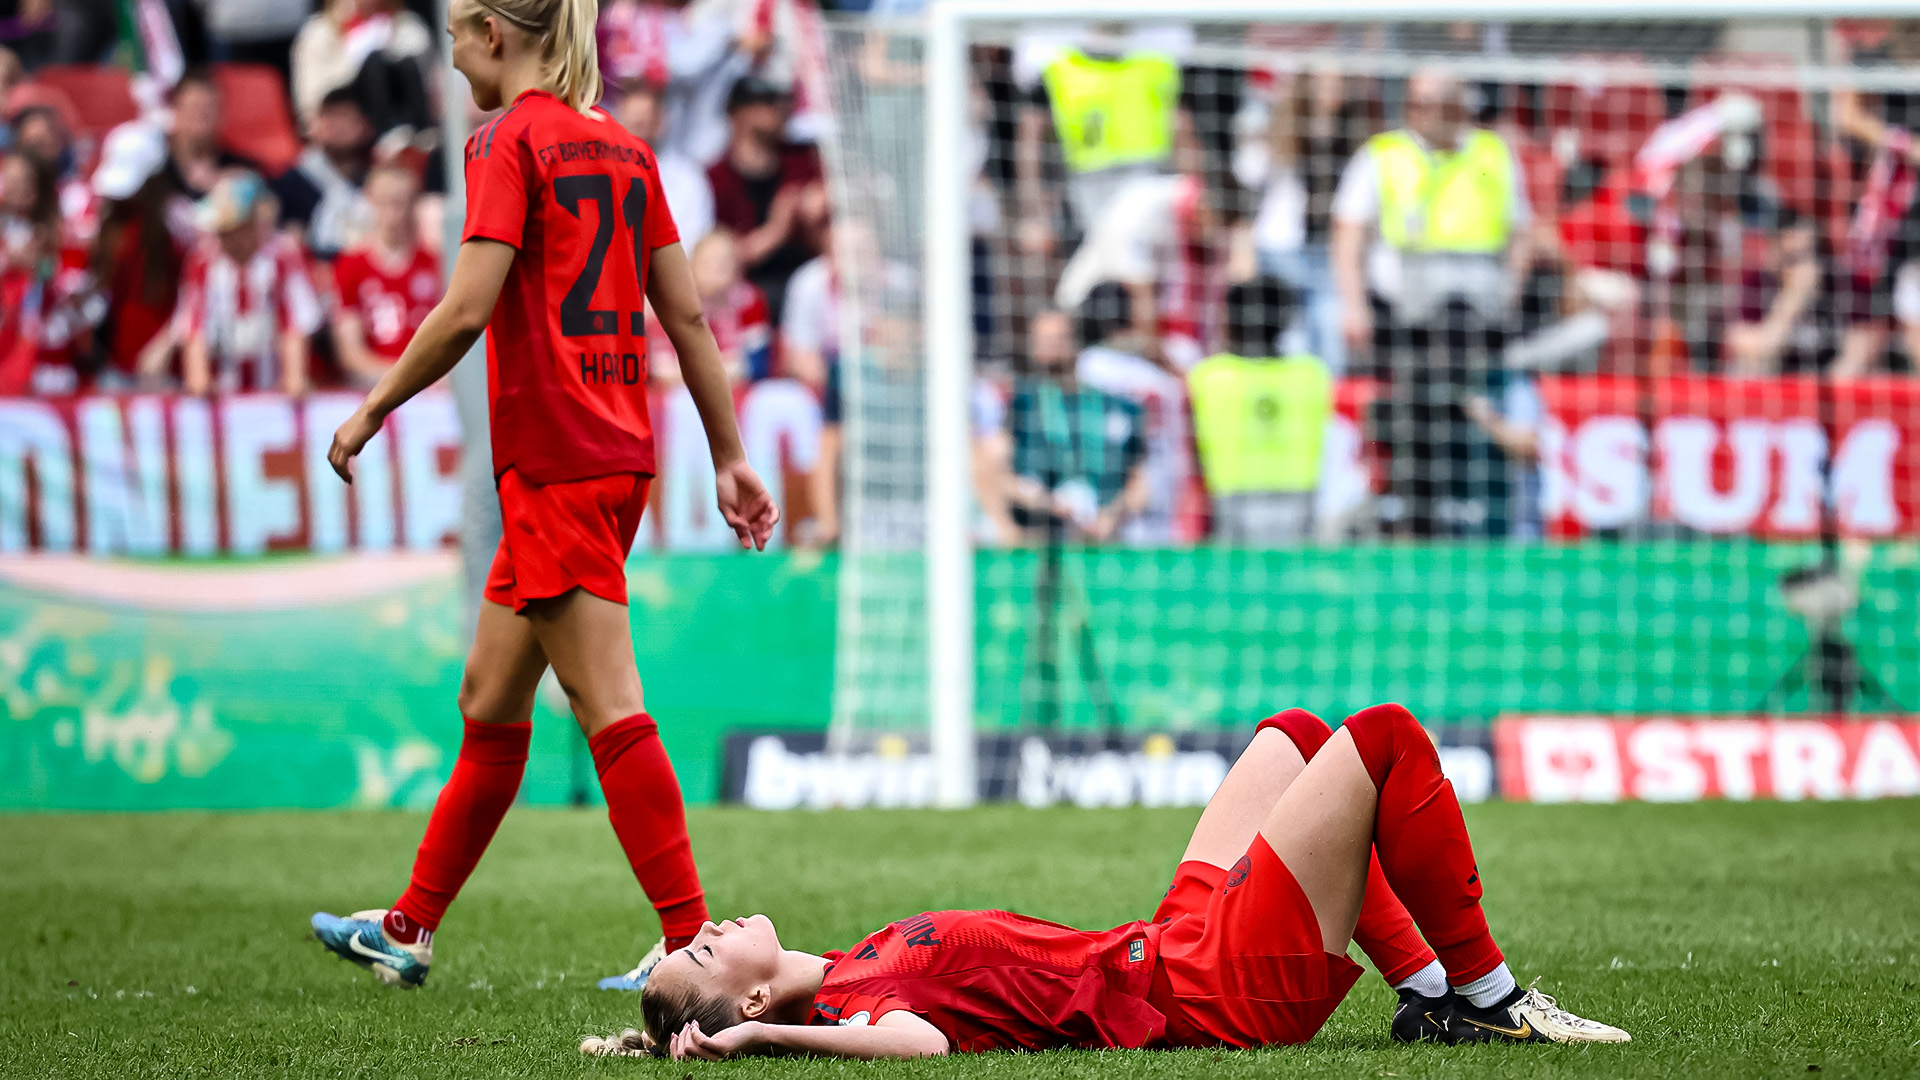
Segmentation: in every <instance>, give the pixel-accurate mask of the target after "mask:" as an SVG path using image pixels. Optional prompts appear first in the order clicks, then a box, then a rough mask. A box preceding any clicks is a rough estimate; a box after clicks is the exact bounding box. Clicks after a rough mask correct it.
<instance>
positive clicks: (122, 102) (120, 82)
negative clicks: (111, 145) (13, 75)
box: [33, 64, 140, 138]
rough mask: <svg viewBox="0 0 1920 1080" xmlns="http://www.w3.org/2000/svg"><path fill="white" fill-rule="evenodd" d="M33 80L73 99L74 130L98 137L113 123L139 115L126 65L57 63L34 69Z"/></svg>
mask: <svg viewBox="0 0 1920 1080" xmlns="http://www.w3.org/2000/svg"><path fill="white" fill-rule="evenodd" d="M33 81H34V82H36V83H39V84H40V85H42V86H47V87H51V88H52V89H54V90H57V91H59V92H60V93H61V94H62V95H64V96H65V97H66V99H67V100H68V101H70V102H72V103H73V123H74V127H75V129H76V134H79V135H83V136H87V137H91V138H98V137H100V136H102V135H105V134H106V133H107V132H108V131H109V130H111V129H112V128H113V127H114V126H115V125H118V124H124V123H126V122H127V121H129V120H134V119H137V118H138V117H139V116H140V106H139V104H138V103H136V102H135V101H134V100H133V82H132V78H131V77H130V76H129V75H128V74H127V72H126V69H124V68H119V67H114V66H113V65H111V64H56V65H53V66H50V67H43V68H41V69H40V70H39V71H37V72H35V73H34V76H33Z"/></svg>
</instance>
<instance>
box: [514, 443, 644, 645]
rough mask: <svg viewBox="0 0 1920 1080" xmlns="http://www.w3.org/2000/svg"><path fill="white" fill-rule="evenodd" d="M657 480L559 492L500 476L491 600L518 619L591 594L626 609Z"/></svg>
mask: <svg viewBox="0 0 1920 1080" xmlns="http://www.w3.org/2000/svg"><path fill="white" fill-rule="evenodd" d="M650 484H651V478H649V477H646V476H642V475H641V474H639V473H630V472H629V473H613V474H611V475H608V476H596V477H593V478H592V479H588V480H572V481H568V482H566V483H560V484H546V485H538V484H529V483H527V482H526V481H525V480H522V479H521V478H520V473H519V471H518V470H516V469H508V470H507V471H506V472H504V473H501V474H500V524H501V526H502V529H501V534H500V548H499V550H498V551H496V552H494V555H493V566H492V567H491V568H490V569H488V571H487V587H486V591H485V594H484V595H485V596H486V598H487V599H488V600H491V601H493V602H494V603H496V604H504V605H505V606H507V607H510V608H512V609H513V610H514V611H515V612H521V611H525V610H526V608H527V605H528V604H529V603H531V602H532V601H535V600H545V599H547V598H548V597H553V596H560V595H562V594H564V593H566V592H567V591H568V590H570V589H574V588H580V589H585V590H587V591H588V592H590V593H592V594H593V595H595V596H597V597H600V598H601V599H602V600H611V601H613V602H614V603H616V604H624V603H626V602H627V552H629V551H631V550H632V549H633V535H634V533H636V532H638V531H639V530H640V515H641V513H642V512H643V511H644V510H646V508H647V488H648V487H649V486H650Z"/></svg>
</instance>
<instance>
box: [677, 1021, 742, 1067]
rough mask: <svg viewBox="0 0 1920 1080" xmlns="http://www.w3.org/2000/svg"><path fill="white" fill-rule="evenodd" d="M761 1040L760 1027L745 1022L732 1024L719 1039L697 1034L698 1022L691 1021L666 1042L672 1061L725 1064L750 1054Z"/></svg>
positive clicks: (713, 1036)
mask: <svg viewBox="0 0 1920 1080" xmlns="http://www.w3.org/2000/svg"><path fill="white" fill-rule="evenodd" d="M759 1037H760V1023H759V1021H757V1020H748V1021H746V1022H745V1023H741V1024H735V1025H733V1026H732V1027H730V1028H728V1029H726V1030H725V1031H722V1032H721V1033H720V1034H718V1035H708V1034H707V1033H706V1032H704V1031H701V1030H700V1021H698V1020H694V1021H690V1022H689V1023H688V1024H687V1026H686V1027H683V1028H681V1029H680V1033H679V1034H677V1035H675V1036H673V1037H672V1038H671V1039H670V1040H669V1041H668V1049H669V1051H671V1053H672V1054H673V1060H675V1061H687V1060H693V1061H725V1060H726V1059H728V1058H730V1057H738V1056H740V1055H742V1054H747V1053H750V1052H752V1050H753V1048H754V1047H755V1046H756V1045H757V1044H758V1042H757V1041H758V1039H759Z"/></svg>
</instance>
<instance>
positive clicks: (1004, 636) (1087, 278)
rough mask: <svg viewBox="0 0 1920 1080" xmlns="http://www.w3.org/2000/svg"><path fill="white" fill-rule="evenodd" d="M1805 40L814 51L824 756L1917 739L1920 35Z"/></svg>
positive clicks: (955, 771) (1139, 760)
mask: <svg viewBox="0 0 1920 1080" xmlns="http://www.w3.org/2000/svg"><path fill="white" fill-rule="evenodd" d="M1044 8H1045V6H1044V5H1042V6H1041V9H1040V11H1041V12H1042V13H1043V12H1044ZM1169 10H1173V9H1171V8H1170V9H1169ZM1677 10H1678V9H1677ZM1691 10H1696V11H1705V12H1708V13H1714V12H1726V11H1728V10H1730V9H1729V8H1727V7H1724V6H1723V7H1715V6H1713V5H1710V4H1709V5H1704V6H1703V5H1700V4H1695V5H1692V6H1691ZM1796 14H1797V16H1798V17H1792V18H1785V17H1780V18H1767V19H1745V18H1725V17H1692V18H1683V17H1677V16H1676V17H1673V18H1636V19H1632V20H1623V19H1601V18H1587V17H1582V18H1577V19H1567V20H1564V21H1545V20H1544V19H1542V21H1517V20H1509V21H1502V22H1492V21H1468V20H1462V21H1451V22H1408V21H1392V20H1383V21H1357V20H1350V21H1343V22H1315V23H1302V22H1258V23H1255V22H1244V21H1243V22H1228V21H1218V20H1214V21H1195V22H1171V21H1165V20H1161V21H1154V22H1146V21H1116V22H1104V23H1103V22H1098V21H1092V22H1088V21H1080V22H1074V23H1071V24H1069V23H1067V22H1064V21H1060V20H1057V19H1049V18H1044V17H1039V16H1036V18H1035V20H1034V21H1030V22H1012V21H1006V20H993V19H957V20H955V21H954V23H953V25H956V26H958V27H960V28H961V32H962V35H963V36H962V38H961V40H959V41H958V42H955V43H953V44H954V45H955V46H956V47H954V48H950V49H948V50H947V51H946V52H945V53H944V54H943V53H942V52H941V51H940V50H941V48H942V47H943V46H944V43H946V42H947V40H948V39H945V38H939V37H935V38H930V37H929V32H928V28H927V26H926V25H925V24H922V23H918V22H888V21H885V20H879V19H874V18H865V19H860V20H858V21H854V20H845V21H841V20H830V21H829V22H828V23H827V24H826V29H825V31H824V34H825V41H824V43H823V46H824V47H823V49H822V53H823V55H824V57H825V58H826V63H825V73H826V75H825V83H826V85H825V92H826V94H827V96H828V97H829V98H830V105H831V109H832V113H833V117H834V121H833V124H832V126H831V129H830V130H829V132H828V134H827V135H826V137H825V138H824V140H823V143H822V146H823V150H824V151H825V159H826V161H827V164H828V170H829V175H830V180H831V187H832V190H833V196H834V204H835V206H834V209H835V225H834V232H833V249H832V250H833V258H834V262H835V272H836V274H837V275H838V279H839V281H840V284H841V289H842V294H843V297H844V303H843V307H842V311H841V320H842V326H841V335H840V336H841V341H842V347H841V349H840V352H839V358H838V363H839V376H838V377H839V386H838V395H839V400H838V402H837V403H836V404H837V405H838V408H839V417H840V423H841V426H840V436H841V447H842V450H841V477H842V490H843V498H844V511H843V514H842V526H841V535H840V544H841V559H842V563H841V578H840V580H841V585H840V607H839V640H838V649H837V653H836V655H837V661H836V663H837V665H838V668H837V672H836V687H835V705H834V716H833V722H832V729H831V736H830V749H831V751H832V752H835V753H842V754H851V755H860V754H877V755H879V756H881V757H883V758H885V757H893V758H899V759H913V760H919V759H920V758H921V756H922V755H929V754H931V755H932V756H931V757H930V758H927V759H926V761H927V766H926V768H927V770H930V771H928V772H926V773H925V775H924V776H923V777H922V779H923V780H924V781H925V783H924V784H921V785H920V786H917V787H913V788H912V790H911V792H909V793H907V794H903V795H899V796H898V797H899V798H900V799H901V800H903V801H922V800H935V799H938V800H940V801H947V802H958V801H965V800H968V799H971V798H972V797H975V796H994V797H1016V796H1017V797H1020V798H1023V799H1027V800H1028V801H1052V800H1054V799H1058V798H1074V799H1079V800H1080V801H1082V802H1088V801H1092V802H1099V801H1101V800H1107V801H1124V799H1123V795H1124V796H1125V798H1127V799H1142V800H1145V801H1150V802H1151V801H1170V800H1171V801H1183V800H1188V801H1190V800H1191V799H1192V798H1194V797H1196V796H1195V795H1194V793H1195V792H1198V793H1199V794H1198V795H1197V797H1198V798H1204V793H1205V790H1210V789H1208V788H1207V784H1206V782H1205V778H1206V769H1205V768H1204V767H1202V766H1201V765H1198V764H1195V765H1193V770H1197V771H1192V770H1190V772H1191V775H1185V774H1181V773H1180V772H1179V770H1180V768H1182V767H1183V766H1182V762H1184V761H1188V758H1189V757H1191V756H1192V755H1193V754H1197V753H1199V752H1200V751H1201V750H1204V749H1207V748H1217V747H1227V748H1228V750H1227V751H1226V752H1228V753H1230V752H1231V749H1232V748H1233V747H1234V745H1235V744H1234V740H1235V739H1236V738H1244V736H1245V734H1246V732H1247V731H1249V730H1250V729H1251V726H1252V724H1253V723H1254V722H1255V721H1257V720H1258V719H1259V718H1261V717H1262V716H1265V715H1268V714H1269V713H1271V712H1273V711H1276V710H1277V709H1280V708H1284V707H1287V706H1291V705H1302V706H1305V707H1308V708H1311V709H1314V710H1315V711H1317V712H1319V713H1321V714H1322V715H1325V716H1328V717H1329V718H1337V717H1339V716H1342V715H1345V714H1346V713H1348V712H1351V711H1353V710H1354V709H1356V708H1359V707H1362V706H1364V705H1366V704H1369V703H1372V702H1374V701H1379V700H1388V699H1392V700H1400V701H1403V702H1405V703H1406V704H1408V705H1409V706H1410V707H1412V708H1413V709H1414V711H1415V712H1416V713H1417V714H1419V715H1421V716H1422V717H1423V718H1424V719H1426V720H1428V721H1429V722H1430V723H1432V724H1434V725H1435V726H1436V727H1437V728H1440V729H1442V730H1443V731H1446V732H1448V733H1449V734H1448V735H1447V741H1448V742H1455V741H1458V742H1462V743H1464V744H1468V745H1477V746H1483V747H1491V746H1492V744H1493V742H1494V736H1493V734H1492V732H1493V731H1494V730H1495V729H1494V728H1492V727H1491V726H1490V725H1491V723H1492V722H1493V721H1496V720H1499V721H1503V722H1510V723H1525V722H1529V721H1540V722H1547V721H1553V722H1560V721H1566V720H1587V719H1602V720H1621V719H1630V720H1634V719H1637V720H1646V719H1650V718H1662V717H1665V718H1680V719H1682V720H1689V719H1691V720H1707V719H1715V718H1718V719H1727V718H1755V717H1759V718H1773V719H1778V718H1781V717H1796V716H1797V717H1805V716H1823V717H1829V718H1832V717H1856V718H1857V717H1862V716H1872V715H1892V714H1899V713H1904V712H1906V711H1907V710H1909V709H1913V708H1916V707H1920V599H1917V598H1920V565H1917V563H1920V560H1917V559H1916V555H1915V552H1916V548H1915V538H1916V536H1920V382H1917V381H1916V373H1917V369H1920V200H1916V198H1915V186H1916V185H1915V162H1916V161H1920V142H1917V141H1916V140H1915V137H1914V136H1915V133H1916V132H1920V21H1906V20H1888V19H1842V18H1831V17H1812V16H1815V15H1817V14H1818V13H1817V12H1816V11H1813V10H1806V11H1801V12H1798V13H1796ZM936 17H938V16H936ZM1535 18H1541V17H1539V16H1536V17H1535ZM943 58H944V59H943ZM943 62H944V63H946V64H947V65H948V67H947V68H941V67H940V64H941V63H943ZM929 65H932V66H933V68H934V77H933V80H932V81H931V83H930V80H929ZM943 72H944V73H945V75H946V76H948V81H947V82H944V83H943V82H941V81H940V80H941V78H942V73H943ZM930 85H931V86H933V87H934V88H935V90H936V91H937V92H935V93H933V94H932V95H931V96H930V94H929V86H930ZM956 117H957V121H958V122H957V123H950V122H949V121H952V120H954V119H955V118H956ZM930 180H931V181H932V183H931V184H930V183H929V181H930ZM930 250H931V251H932V252H933V254H932V256H931V257H930V255H929V252H930ZM930 521H931V522H932V523H933V524H932V525H931V527H930V525H929V522H930ZM930 583H931V588H930ZM1103 754H1104V755H1107V757H1106V759H1105V760H1107V762H1108V764H1109V765H1112V764H1113V763H1114V762H1118V763H1119V764H1118V765H1117V766H1115V767H1114V769H1117V770H1118V771H1117V772H1116V771H1114V769H1109V770H1108V772H1107V773H1104V774H1100V776H1104V777H1105V779H1100V778H1099V777H1097V776H1096V775H1095V774H1096V773H1099V770H1098V769H1097V768H1094V767H1093V766H1092V765H1089V762H1092V761H1094V759H1095V758H1099V757H1100V756H1101V755H1103ZM1189 763H1190V764H1191V762H1189ZM1096 764H1097V763H1096ZM1156 770H1157V771H1156ZM1183 775H1185V778H1184V779H1183V778H1182V776H1183ZM1089 777H1093V779H1089ZM943 779H944V781H945V782H946V784H947V786H946V788H944V789H942V788H941V783H942V781H943ZM1502 782H1503V783H1506V784H1508V785H1509V786H1510V787H1511V783H1512V781H1511V778H1507V777H1503V780H1502ZM1089 784H1094V785H1096V786H1098V785H1099V784H1105V785H1106V786H1105V787H1101V788H1099V789H1098V790H1096V791H1094V792H1093V793H1092V794H1088V790H1087V785H1089ZM1076 785H1078V786H1076ZM1183 785H1184V786H1183ZM1122 789H1124V792H1123V791H1122ZM856 801H857V800H856Z"/></svg>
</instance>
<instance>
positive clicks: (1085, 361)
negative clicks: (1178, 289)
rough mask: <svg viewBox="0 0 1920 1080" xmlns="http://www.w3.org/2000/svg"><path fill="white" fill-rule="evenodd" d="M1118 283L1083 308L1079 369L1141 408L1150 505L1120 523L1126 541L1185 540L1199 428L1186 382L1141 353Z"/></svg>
mask: <svg viewBox="0 0 1920 1080" xmlns="http://www.w3.org/2000/svg"><path fill="white" fill-rule="evenodd" d="M1129 308H1130V304H1129V300H1128V298H1127V290H1126V288H1125V287H1124V286H1122V285H1121V284H1120V283H1119V282H1116V281H1108V282H1102V283H1101V284H1099V285H1096V286H1095V287H1094V288H1093V289H1092V291H1091V292H1089V293H1088V295H1087V298H1086V300H1085V301H1084V302H1083V303H1082V304H1081V305H1080V311H1079V319H1080V340H1082V341H1085V342H1088V344H1087V345H1086V346H1085V347H1084V348H1082V349H1081V350H1080V356H1079V359H1078V360H1077V361H1076V362H1075V365H1074V372H1075V375H1076V377H1077V378H1078V379H1079V381H1080V383H1081V385H1083V386H1089V387H1092V388H1093V389H1095V390H1101V391H1104V392H1106V393H1108V394H1112V395H1113V396H1115V397H1120V398H1125V399H1127V400H1128V401H1131V402H1133V403H1134V404H1136V405H1138V406H1140V418H1141V423H1142V425H1143V426H1144V427H1145V429H1146V430H1145V435H1146V456H1145V457H1144V458H1143V459H1142V460H1141V463H1140V467H1141V470H1142V471H1143V472H1144V473H1145V483H1146V491H1147V496H1146V501H1145V503H1144V504H1143V505H1142V506H1141V507H1140V509H1139V511H1138V512H1137V513H1135V514H1134V515H1133V516H1132V517H1129V518H1128V519H1126V521H1124V522H1123V523H1122V524H1121V526H1120V542H1121V543H1123V544H1129V545H1132V546H1134V547H1164V546H1168V545H1172V544H1175V543H1179V542H1180V541H1181V540H1182V539H1184V538H1183V537H1182V536H1181V535H1180V529H1179V524H1180V522H1179V510H1180V502H1181V497H1182V496H1183V495H1184V494H1185V493H1186V492H1187V489H1188V487H1189V485H1190V484H1191V482H1192V478H1193V451H1192V445H1193V428H1192V424H1191V423H1190V422H1189V421H1188V416H1187V384H1186V380H1185V379H1183V378H1181V377H1180V376H1179V375H1177V374H1175V373H1174V372H1172V371H1171V370H1169V369H1168V368H1166V367H1164V366H1162V365H1160V364H1156V363H1154V362H1153V361H1151V360H1148V359H1147V358H1146V357H1144V356H1141V355H1140V354H1139V353H1138V352H1136V351H1134V350H1135V348H1136V347H1137V346H1138V344H1139V338H1138V336H1137V335H1135V334H1134V333H1133V314H1132V312H1131V310H1129Z"/></svg>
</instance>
